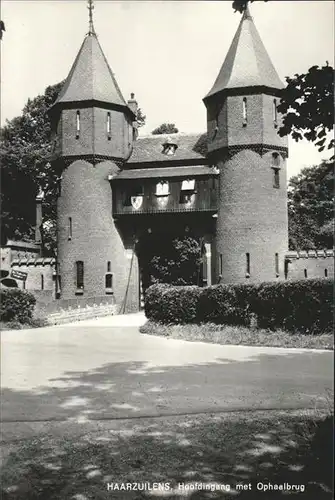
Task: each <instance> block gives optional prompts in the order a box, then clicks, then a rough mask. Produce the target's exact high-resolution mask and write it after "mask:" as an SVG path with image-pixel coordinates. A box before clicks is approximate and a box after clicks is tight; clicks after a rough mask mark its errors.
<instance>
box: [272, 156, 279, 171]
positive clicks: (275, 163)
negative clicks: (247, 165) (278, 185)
mask: <svg viewBox="0 0 335 500" xmlns="http://www.w3.org/2000/svg"><path fill="white" fill-rule="evenodd" d="M272 165H273V166H274V167H278V168H279V167H280V154H279V153H272Z"/></svg>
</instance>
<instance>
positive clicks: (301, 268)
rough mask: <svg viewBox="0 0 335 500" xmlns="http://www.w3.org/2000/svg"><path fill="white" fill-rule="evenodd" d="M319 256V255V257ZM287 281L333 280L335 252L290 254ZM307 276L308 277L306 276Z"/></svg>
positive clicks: (288, 256) (288, 255) (288, 254)
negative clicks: (308, 279)
mask: <svg viewBox="0 0 335 500" xmlns="http://www.w3.org/2000/svg"><path fill="white" fill-rule="evenodd" d="M318 254H319V255H318ZM287 259H288V261H289V262H288V273H287V279H289V280H297V279H304V278H306V277H307V278H327V277H328V278H333V277H334V251H333V250H327V251H326V252H323V251H318V252H314V251H312V252H308V253H307V252H299V253H298V252H289V253H287ZM306 274H307V276H306Z"/></svg>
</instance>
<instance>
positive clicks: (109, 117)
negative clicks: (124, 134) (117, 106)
mask: <svg viewBox="0 0 335 500" xmlns="http://www.w3.org/2000/svg"><path fill="white" fill-rule="evenodd" d="M106 126H107V136H108V139H110V138H111V135H112V119H111V114H110V112H109V111H108V113H107V123H106Z"/></svg>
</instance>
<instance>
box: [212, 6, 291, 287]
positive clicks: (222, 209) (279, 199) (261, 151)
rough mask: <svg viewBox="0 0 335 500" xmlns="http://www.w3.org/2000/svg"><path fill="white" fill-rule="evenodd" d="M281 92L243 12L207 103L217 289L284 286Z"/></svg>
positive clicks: (285, 246) (284, 142)
mask: <svg viewBox="0 0 335 500" xmlns="http://www.w3.org/2000/svg"><path fill="white" fill-rule="evenodd" d="M283 87H284V85H283V83H282V82H281V81H280V79H279V77H278V74H277V73H276V70H275V68H274V67H273V65H272V62H271V60H270V58H269V56H268V54H267V52H266V49H265V47H264V45H263V43H262V41H261V38H260V36H259V34H258V32H257V30H256V27H255V25H254V22H253V19H252V17H251V15H250V12H249V10H248V9H247V10H246V11H245V12H244V14H243V17H242V19H241V22H240V24H239V27H238V29H237V32H236V34H235V37H234V39H233V41H232V44H231V46H230V48H229V51H228V53H227V56H226V59H225V61H224V63H223V65H222V68H221V70H220V72H219V75H218V77H217V79H216V81H215V83H214V85H213V87H212V89H211V90H210V92H209V93H208V94H207V96H206V97H205V98H204V103H205V105H206V108H207V130H208V152H209V156H210V158H211V159H212V162H213V164H216V165H217V167H218V168H219V170H220V196H219V210H218V216H217V228H216V243H215V256H214V259H215V266H214V267H215V281H216V282H217V283H218V282H221V283H240V282H242V283H243V282H259V281H270V280H276V279H284V256H285V252H286V251H287V249H288V222H287V192H286V158H287V155H288V148H287V139H286V138H285V137H284V138H282V137H280V136H279V135H278V133H277V132H278V128H279V127H280V125H281V118H280V116H279V113H278V112H277V107H276V106H277V103H279V91H280V89H281V88H283Z"/></svg>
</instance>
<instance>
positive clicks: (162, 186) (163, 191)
mask: <svg viewBox="0 0 335 500" xmlns="http://www.w3.org/2000/svg"><path fill="white" fill-rule="evenodd" d="M169 194H170V193H169V183H168V181H160V182H158V183H157V184H156V196H168V195H169Z"/></svg>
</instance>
